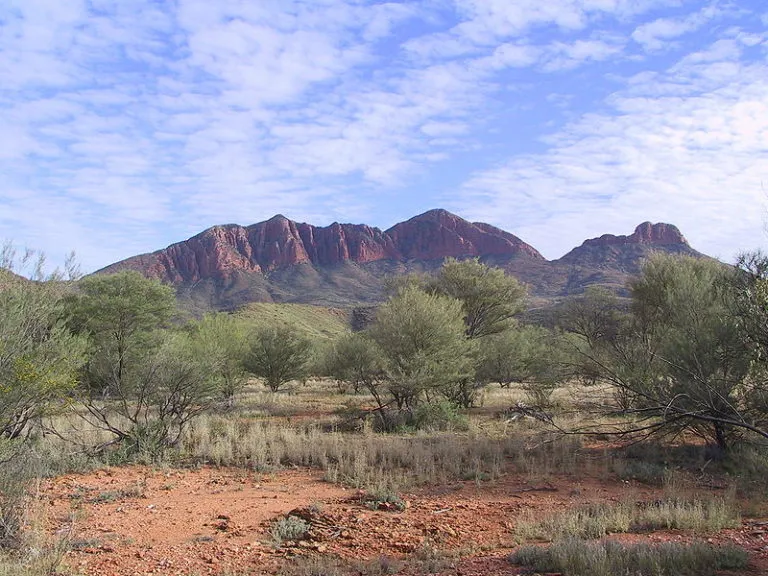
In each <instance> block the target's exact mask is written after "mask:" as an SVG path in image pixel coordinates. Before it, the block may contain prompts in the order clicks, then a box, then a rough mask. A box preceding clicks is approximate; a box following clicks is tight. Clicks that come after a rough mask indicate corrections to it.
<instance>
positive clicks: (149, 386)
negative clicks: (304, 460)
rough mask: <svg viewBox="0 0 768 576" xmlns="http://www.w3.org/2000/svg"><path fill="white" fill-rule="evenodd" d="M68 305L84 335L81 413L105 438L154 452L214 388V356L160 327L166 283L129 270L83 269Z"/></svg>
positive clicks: (169, 309) (172, 438) (171, 301)
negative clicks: (107, 272)
mask: <svg viewBox="0 0 768 576" xmlns="http://www.w3.org/2000/svg"><path fill="white" fill-rule="evenodd" d="M68 308H69V311H70V324H71V326H72V327H73V328H74V329H75V330H78V331H80V332H81V333H82V334H83V335H85V336H87V337H88V339H89V341H90V354H89V357H88V362H87V364H86V365H85V367H84V370H83V378H82V381H83V386H82V390H81V395H80V399H81V401H82V403H83V406H84V407H85V412H83V413H81V415H82V417H83V418H85V419H86V420H87V421H88V422H90V423H91V424H92V425H94V426H96V427H98V428H101V429H102V430H105V431H108V432H110V433H111V434H112V435H113V439H112V440H110V441H109V442H108V443H107V445H110V444H114V443H122V444H127V447H128V449H129V450H130V451H135V452H147V453H150V454H153V453H156V452H157V451H160V450H162V449H164V448H165V447H166V446H170V445H173V444H175V443H176V442H177V441H178V439H179V438H180V436H181V434H182V431H183V429H184V427H185V426H186V425H187V423H188V422H189V420H190V419H191V418H193V417H195V416H196V415H197V414H199V413H200V412H201V411H203V410H206V409H207V408H209V407H210V406H211V403H212V402H213V401H214V400H215V399H216V397H217V395H218V394H220V380H219V375H220V370H219V368H218V359H217V358H212V357H210V355H207V354H202V353H200V350H199V349H196V348H195V346H194V342H193V341H192V338H191V337H190V336H189V335H183V334H174V333H173V332H171V331H170V330H167V329H166V326H167V324H168V321H169V320H170V318H171V316H172V314H173V313H174V311H175V297H174V294H173V290H172V289H171V288H170V287H167V286H163V285H162V284H160V283H159V282H157V281H155V280H150V279H147V278H144V277H143V276H141V275H140V274H138V273H137V272H130V271H129V272H120V273H118V274H113V275H103V276H101V275H100V276H90V277H88V278H85V279H84V280H82V282H81V284H80V290H79V292H77V293H76V294H74V295H72V296H71V297H70V298H69V299H68Z"/></svg>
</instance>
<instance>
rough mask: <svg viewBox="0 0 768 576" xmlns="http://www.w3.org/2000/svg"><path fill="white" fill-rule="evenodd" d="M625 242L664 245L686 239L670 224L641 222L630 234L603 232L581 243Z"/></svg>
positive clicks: (686, 242) (683, 242) (604, 244)
mask: <svg viewBox="0 0 768 576" xmlns="http://www.w3.org/2000/svg"><path fill="white" fill-rule="evenodd" d="M626 244H654V245H657V246H665V245H667V246H668V245H672V244H685V245H686V246H687V245H688V241H687V240H686V239H685V237H684V236H683V235H682V234H681V233H680V230H678V229H677V226H673V225H672V224H663V223H661V224H651V223H650V222H643V223H642V224H640V225H639V226H638V227H637V228H635V231H634V233H632V234H631V235H630V236H614V235H613V234H603V235H602V236H600V237H599V238H592V239H591V240H587V241H585V242H584V244H582V246H622V245H626Z"/></svg>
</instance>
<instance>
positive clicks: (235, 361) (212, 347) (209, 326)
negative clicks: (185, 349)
mask: <svg viewBox="0 0 768 576" xmlns="http://www.w3.org/2000/svg"><path fill="white" fill-rule="evenodd" d="M189 334H190V338H191V345H192V347H193V348H194V349H195V350H196V353H197V354H199V355H201V356H202V357H204V358H208V359H209V360H210V361H211V362H212V363H213V364H214V365H215V366H216V369H217V370H218V373H219V377H220V381H221V386H220V390H221V395H222V399H223V401H224V403H225V405H226V406H227V408H230V409H231V408H232V407H233V406H234V404H235V397H236V396H237V394H238V393H239V392H241V391H242V389H243V388H244V387H245V385H246V383H247V381H248V372H247V370H246V369H245V366H244V364H243V363H244V361H245V357H246V354H247V353H248V332H247V330H246V327H245V323H244V322H243V321H242V320H241V319H240V318H238V317H236V316H233V315H231V314H223V313H214V314H207V315H206V316H204V317H203V318H202V319H201V320H199V321H198V322H194V323H192V324H191V325H190V327H189Z"/></svg>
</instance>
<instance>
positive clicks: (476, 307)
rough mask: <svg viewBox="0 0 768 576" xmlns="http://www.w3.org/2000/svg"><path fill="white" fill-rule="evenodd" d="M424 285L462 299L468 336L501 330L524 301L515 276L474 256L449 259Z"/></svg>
mask: <svg viewBox="0 0 768 576" xmlns="http://www.w3.org/2000/svg"><path fill="white" fill-rule="evenodd" d="M427 286H428V289H430V290H431V291H434V292H435V293H437V294H443V295H445V296H450V297H451V298H456V299H457V300H459V301H460V302H461V305H462V310H463V313H464V323H465V325H466V334H467V337H468V338H482V337H484V336H490V335H492V334H498V333H499V332H503V331H504V330H506V329H507V328H509V327H510V326H511V321H512V318H513V317H514V316H515V315H516V314H518V313H520V312H521V311H522V310H523V307H524V304H525V296H526V289H525V287H524V286H523V285H522V284H520V282H518V280H517V279H516V278H514V277H512V276H509V275H507V274H505V273H504V271H503V270H501V269H500V268H494V267H492V266H488V265H486V264H482V263H480V261H479V260H477V259H472V260H461V261H459V260H454V259H453V258H449V259H448V260H446V262H445V264H443V266H442V267H441V268H440V270H439V272H438V273H437V275H436V276H435V277H434V279H432V280H431V281H429V282H428V284H427Z"/></svg>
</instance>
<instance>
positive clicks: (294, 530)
mask: <svg viewBox="0 0 768 576" xmlns="http://www.w3.org/2000/svg"><path fill="white" fill-rule="evenodd" d="M309 528H310V525H309V522H307V521H306V520H304V519H302V518H299V517H298V516H286V517H285V518H280V519H279V520H278V521H276V522H275V523H274V524H272V529H271V530H270V533H271V534H272V540H273V541H274V543H275V545H276V546H280V545H282V544H283V542H286V541H289V540H301V539H302V538H304V537H305V536H306V535H307V532H309Z"/></svg>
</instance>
